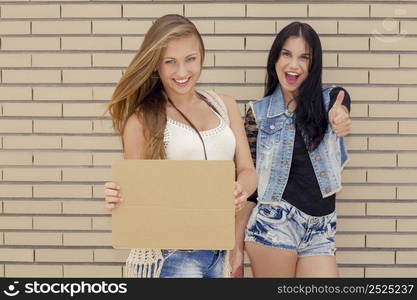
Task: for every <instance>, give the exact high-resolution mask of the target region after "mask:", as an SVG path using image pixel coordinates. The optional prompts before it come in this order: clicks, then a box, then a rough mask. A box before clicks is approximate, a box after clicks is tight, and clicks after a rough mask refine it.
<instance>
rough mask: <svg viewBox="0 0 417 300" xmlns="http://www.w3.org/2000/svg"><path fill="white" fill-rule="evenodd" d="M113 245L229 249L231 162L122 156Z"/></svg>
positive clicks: (232, 230)
mask: <svg viewBox="0 0 417 300" xmlns="http://www.w3.org/2000/svg"><path fill="white" fill-rule="evenodd" d="M112 172H113V181H114V182H117V183H118V184H119V185H120V187H121V194H122V198H123V202H122V203H121V205H120V206H119V207H117V208H116V209H114V210H113V212H112V245H113V247H114V248H122V249H124V248H158V249H207V250H214V249H227V250H230V249H233V247H234V243H235V218H234V204H233V188H234V181H235V167H234V163H233V161H197V160H193V161H180V160H122V161H117V162H115V163H114V164H113V169H112Z"/></svg>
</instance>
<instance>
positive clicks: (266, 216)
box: [258, 204, 287, 223]
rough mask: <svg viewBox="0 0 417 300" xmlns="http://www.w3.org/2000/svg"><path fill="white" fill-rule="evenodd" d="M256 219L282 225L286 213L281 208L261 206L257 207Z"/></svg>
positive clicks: (285, 218)
mask: <svg viewBox="0 0 417 300" xmlns="http://www.w3.org/2000/svg"><path fill="white" fill-rule="evenodd" d="M258 217H259V218H260V219H263V220H264V221H267V222H270V223H284V222H285V221H286V220H287V211H286V210H285V209H284V208H282V207H281V206H277V205H268V204H263V205H261V206H260V207H259V211H258Z"/></svg>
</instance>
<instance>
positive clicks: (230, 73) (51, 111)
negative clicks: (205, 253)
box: [0, 0, 417, 277]
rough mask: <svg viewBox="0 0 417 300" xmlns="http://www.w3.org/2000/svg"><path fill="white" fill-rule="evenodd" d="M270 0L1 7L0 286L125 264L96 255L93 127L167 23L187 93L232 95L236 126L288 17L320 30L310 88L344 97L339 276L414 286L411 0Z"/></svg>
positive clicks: (415, 8)
mask: <svg viewBox="0 0 417 300" xmlns="http://www.w3.org/2000/svg"><path fill="white" fill-rule="evenodd" d="M139 2H143V3H139ZM277 2H278V1H256V0H252V1H227V0H225V1H223V0H222V1H203V0H201V1H200V0H195V1H179V0H178V1H177V0H170V1H163V3H160V1H138V2H136V3H132V2H131V1H128V0H126V1H122V0H115V1H110V2H109V1H97V3H94V4H91V2H87V1H86V2H83V1H71V0H65V1H59V0H57V1H51V2H50V3H48V1H44V2H42V1H18V0H16V1H13V0H10V1H1V2H0V70H1V73H0V276H6V277H96V276H98V274H99V275H100V276H103V277H122V276H124V272H125V269H124V266H123V262H124V260H125V258H126V256H127V254H128V251H126V250H115V249H112V247H111V233H110V229H111V223H110V215H109V214H107V212H106V211H105V210H104V207H103V188H102V183H103V182H104V181H105V180H108V179H109V178H110V166H111V163H112V161H114V160H117V159H120V158H121V157H122V156H121V152H120V150H121V144H120V140H119V138H118V137H115V136H114V135H113V132H112V129H111V123H110V120H109V118H108V116H105V117H101V114H102V112H103V108H104V104H105V102H106V101H107V100H108V99H109V98H110V96H111V93H112V91H113V88H114V86H115V83H116V82H117V80H118V79H119V78H120V76H121V74H122V72H123V71H124V69H125V68H126V66H127V65H128V64H129V62H130V59H131V58H132V57H133V55H134V54H135V51H136V49H138V48H139V45H140V43H141V42H142V40H143V36H144V33H145V32H146V30H147V29H148V28H149V26H150V25H151V23H152V21H153V20H154V18H156V17H159V16H161V15H163V14H166V13H178V14H182V15H185V16H187V17H189V18H191V20H193V21H194V22H195V24H196V25H197V27H198V29H199V30H200V32H201V33H202V34H203V39H204V41H205V46H206V49H207V55H206V62H205V64H204V72H203V75H202V76H201V79H200V85H201V86H202V87H204V88H213V89H215V90H217V91H218V92H221V93H226V94H230V95H232V96H234V97H236V98H237V99H238V100H239V101H240V102H239V103H240V104H241V105H240V108H241V111H242V114H243V113H244V111H245V108H246V105H245V103H246V102H247V101H248V100H254V99H258V98H260V97H261V96H262V93H263V80H264V76H265V72H264V66H265V64H266V58H267V55H268V50H269V47H270V45H271V43H272V41H273V39H274V36H275V35H276V33H277V32H278V31H279V30H280V29H281V28H282V27H284V26H285V25H287V24H288V23H289V22H291V21H292V20H294V19H298V20H301V21H304V22H308V23H310V24H311V25H312V26H313V27H314V28H315V29H316V30H317V31H318V32H319V34H320V36H321V40H322V44H323V49H324V74H323V80H324V83H325V84H328V85H331V84H337V85H341V86H344V87H345V88H347V90H348V91H349V93H350V94H351V96H352V100H353V102H352V113H351V115H352V117H353V126H352V127H353V128H352V129H353V132H352V134H351V136H349V137H348V138H347V143H348V146H349V150H350V156H351V161H350V163H349V164H348V166H347V167H346V169H345V172H344V174H343V181H344V189H343V190H342V191H341V192H340V193H339V194H338V200H337V213H338V220H339V223H338V235H337V247H338V252H337V260H338V263H339V266H340V271H341V275H342V276H345V277H415V276H417V254H416V251H415V249H416V248H417V229H416V228H417V196H416V195H417V96H416V95H417V87H416V84H417V79H416V78H417V37H416V36H417V19H416V18H417V5H416V2H415V1H400V0H397V1H395V0H393V1H357V0H347V1H343V3H340V2H339V1H302V0H300V1H281V3H277ZM245 262H246V270H247V274H248V275H249V276H250V275H251V273H250V268H249V266H250V265H249V264H250V262H249V260H248V259H247V258H246V260H245Z"/></svg>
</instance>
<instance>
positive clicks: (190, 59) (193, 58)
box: [187, 56, 196, 61]
mask: <svg viewBox="0 0 417 300" xmlns="http://www.w3.org/2000/svg"><path fill="white" fill-rule="evenodd" d="M194 60H196V58H195V57H194V56H193V57H189V58H187V61H194Z"/></svg>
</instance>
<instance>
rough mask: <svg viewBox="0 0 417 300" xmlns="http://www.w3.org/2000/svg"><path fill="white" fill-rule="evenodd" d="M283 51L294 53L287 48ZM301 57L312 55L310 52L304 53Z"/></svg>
mask: <svg viewBox="0 0 417 300" xmlns="http://www.w3.org/2000/svg"><path fill="white" fill-rule="evenodd" d="M282 51H287V52H289V53H292V52H291V51H290V50H288V49H285V48H282ZM301 55H307V56H310V55H311V54H310V52H306V53H303V54H301Z"/></svg>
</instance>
